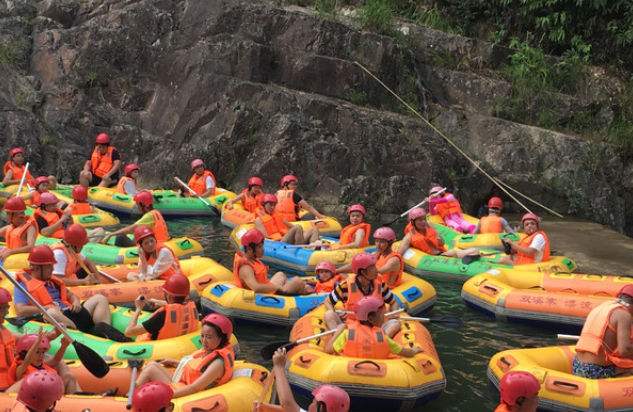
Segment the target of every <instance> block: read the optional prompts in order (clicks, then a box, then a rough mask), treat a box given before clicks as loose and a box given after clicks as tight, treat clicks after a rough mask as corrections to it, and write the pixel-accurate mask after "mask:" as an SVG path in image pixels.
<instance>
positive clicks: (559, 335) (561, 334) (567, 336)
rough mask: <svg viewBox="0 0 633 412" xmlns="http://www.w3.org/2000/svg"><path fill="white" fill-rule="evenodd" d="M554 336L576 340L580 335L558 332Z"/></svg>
mask: <svg viewBox="0 0 633 412" xmlns="http://www.w3.org/2000/svg"><path fill="white" fill-rule="evenodd" d="M556 337H557V338H558V339H567V340H578V339H580V336H577V335H565V334H563V333H559V334H558V335H556Z"/></svg>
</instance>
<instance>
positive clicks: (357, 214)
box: [328, 205, 371, 250]
mask: <svg viewBox="0 0 633 412" xmlns="http://www.w3.org/2000/svg"><path fill="white" fill-rule="evenodd" d="M365 213H366V212H365V208H364V207H363V205H351V206H350V207H349V208H348V209H347V216H349V222H350V224H349V225H347V226H345V227H344V228H343V229H342V230H341V236H340V238H339V241H338V242H336V243H334V244H331V245H329V246H328V247H329V250H338V249H348V248H363V247H365V246H367V243H368V242H369V233H370V231H371V225H370V224H369V223H365V222H364V220H365Z"/></svg>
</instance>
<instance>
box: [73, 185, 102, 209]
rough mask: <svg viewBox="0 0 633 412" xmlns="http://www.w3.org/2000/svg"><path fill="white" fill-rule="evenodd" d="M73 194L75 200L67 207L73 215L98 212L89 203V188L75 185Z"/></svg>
mask: <svg viewBox="0 0 633 412" xmlns="http://www.w3.org/2000/svg"><path fill="white" fill-rule="evenodd" d="M71 194H72V197H73V201H72V202H71V203H70V204H69V205H68V206H67V207H66V211H68V212H70V214H71V215H72V216H79V215H89V214H91V213H97V209H96V208H95V207H94V206H92V205H91V204H90V203H88V189H86V188H85V187H83V186H75V187H73V190H72V191H71Z"/></svg>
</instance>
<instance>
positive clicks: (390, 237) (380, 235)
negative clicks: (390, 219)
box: [374, 227, 396, 242]
mask: <svg viewBox="0 0 633 412" xmlns="http://www.w3.org/2000/svg"><path fill="white" fill-rule="evenodd" d="M374 239H383V240H387V241H389V242H395V241H396V232H394V231H393V229H392V228H390V227H379V228H378V229H376V231H375V232H374Z"/></svg>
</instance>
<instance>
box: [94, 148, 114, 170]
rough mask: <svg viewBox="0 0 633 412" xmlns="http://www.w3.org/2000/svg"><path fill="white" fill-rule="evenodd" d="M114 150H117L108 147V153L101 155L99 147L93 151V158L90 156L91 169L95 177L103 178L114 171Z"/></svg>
mask: <svg viewBox="0 0 633 412" xmlns="http://www.w3.org/2000/svg"><path fill="white" fill-rule="evenodd" d="M114 150H116V149H115V148H114V147H112V146H108V151H107V152H105V154H101V152H100V151H99V147H95V150H93V151H92V156H90V167H91V168H92V174H93V175H95V176H97V177H103V176H105V175H106V174H107V173H108V172H109V171H110V170H112V167H113V166H114V161H113V160H112V152H114Z"/></svg>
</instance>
